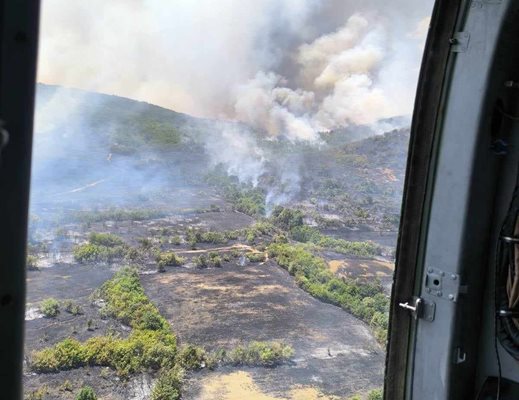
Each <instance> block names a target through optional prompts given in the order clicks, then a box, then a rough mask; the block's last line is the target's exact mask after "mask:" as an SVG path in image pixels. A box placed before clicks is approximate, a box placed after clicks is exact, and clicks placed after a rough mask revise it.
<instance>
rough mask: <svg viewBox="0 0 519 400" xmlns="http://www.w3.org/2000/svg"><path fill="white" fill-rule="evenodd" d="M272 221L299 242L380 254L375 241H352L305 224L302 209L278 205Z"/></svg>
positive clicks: (358, 253)
mask: <svg viewBox="0 0 519 400" xmlns="http://www.w3.org/2000/svg"><path fill="white" fill-rule="evenodd" d="M270 221H271V222H272V223H273V224H274V225H276V226H277V227H279V228H281V229H283V230H284V231H286V232H289V234H290V237H291V238H292V239H293V240H295V241H297V242H301V243H312V244H314V245H316V246H318V247H322V248H326V249H330V250H333V251H336V252H338V253H342V254H346V255H351V256H356V257H373V256H376V255H378V254H380V247H379V246H378V245H377V244H375V243H373V242H351V241H348V240H344V239H335V238H332V237H330V236H327V235H323V234H322V233H321V232H320V231H319V229H317V228H314V227H311V226H308V225H305V223H304V214H303V212H302V211H300V210H294V209H290V208H284V207H281V206H277V207H276V208H274V210H273V212H272V215H271V217H270Z"/></svg>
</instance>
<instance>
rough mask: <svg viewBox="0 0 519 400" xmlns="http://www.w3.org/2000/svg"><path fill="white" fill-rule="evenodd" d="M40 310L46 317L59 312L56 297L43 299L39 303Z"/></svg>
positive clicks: (52, 316)
mask: <svg viewBox="0 0 519 400" xmlns="http://www.w3.org/2000/svg"><path fill="white" fill-rule="evenodd" d="M40 311H41V312H42V314H43V315H44V316H45V317H47V318H54V317H56V316H57V315H58V314H59V302H58V300H56V299H53V298H49V299H45V300H43V301H42V302H41V304H40Z"/></svg>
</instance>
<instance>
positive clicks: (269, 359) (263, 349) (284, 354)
mask: <svg viewBox="0 0 519 400" xmlns="http://www.w3.org/2000/svg"><path fill="white" fill-rule="evenodd" d="M293 354H294V350H293V349H292V347H291V346H289V345H286V344H283V343H279V342H251V343H250V344H248V345H247V346H238V347H236V348H235V349H233V350H232V351H230V352H229V359H230V361H231V363H232V364H235V365H249V366H266V367H272V366H275V365H278V364H281V363H283V362H285V361H287V360H289V359H290V357H292V355H293Z"/></svg>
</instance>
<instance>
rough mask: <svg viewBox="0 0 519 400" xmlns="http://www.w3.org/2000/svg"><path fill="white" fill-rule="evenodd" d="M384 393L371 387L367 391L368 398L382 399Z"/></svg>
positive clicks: (369, 399) (372, 399) (370, 399)
mask: <svg viewBox="0 0 519 400" xmlns="http://www.w3.org/2000/svg"><path fill="white" fill-rule="evenodd" d="M383 399H384V395H383V393H382V389H373V390H370V391H369V393H368V400H383Z"/></svg>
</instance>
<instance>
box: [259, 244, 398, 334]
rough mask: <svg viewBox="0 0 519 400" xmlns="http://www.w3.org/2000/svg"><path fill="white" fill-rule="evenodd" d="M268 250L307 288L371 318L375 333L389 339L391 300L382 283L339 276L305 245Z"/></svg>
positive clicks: (271, 247) (319, 297)
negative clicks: (387, 335) (387, 336)
mask: <svg viewBox="0 0 519 400" xmlns="http://www.w3.org/2000/svg"><path fill="white" fill-rule="evenodd" d="M268 253H269V257H271V258H274V259H275V260H276V262H277V263H278V264H279V265H280V266H281V267H282V268H284V269H286V270H287V271H288V272H289V273H290V274H291V275H293V276H294V277H295V280H296V283H297V284H298V285H299V286H300V287H301V288H302V289H303V290H305V291H307V292H308V293H309V294H311V295H312V296H314V297H316V298H318V299H320V300H322V301H325V302H327V303H331V304H334V305H337V306H339V307H341V308H343V309H344V310H346V311H348V312H350V313H351V314H353V315H355V316H356V317H358V318H360V319H362V320H363V321H365V322H367V323H368V324H369V325H370V327H371V328H372V330H373V332H374V334H375V337H376V338H377V339H378V340H379V341H381V342H382V341H384V340H385V338H386V334H387V326H388V312H389V300H388V298H387V297H386V295H385V294H384V292H383V290H382V287H381V286H380V285H379V284H376V283H365V282H360V281H356V280H351V279H344V278H338V277H337V276H335V275H334V274H333V273H332V272H330V271H329V269H328V268H327V265H326V262H325V261H324V260H323V259H322V258H319V257H317V256H315V255H313V254H312V253H311V252H309V251H308V250H306V249H305V248H304V247H303V246H301V245H292V244H288V243H273V244H271V245H270V246H269V247H268Z"/></svg>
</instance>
